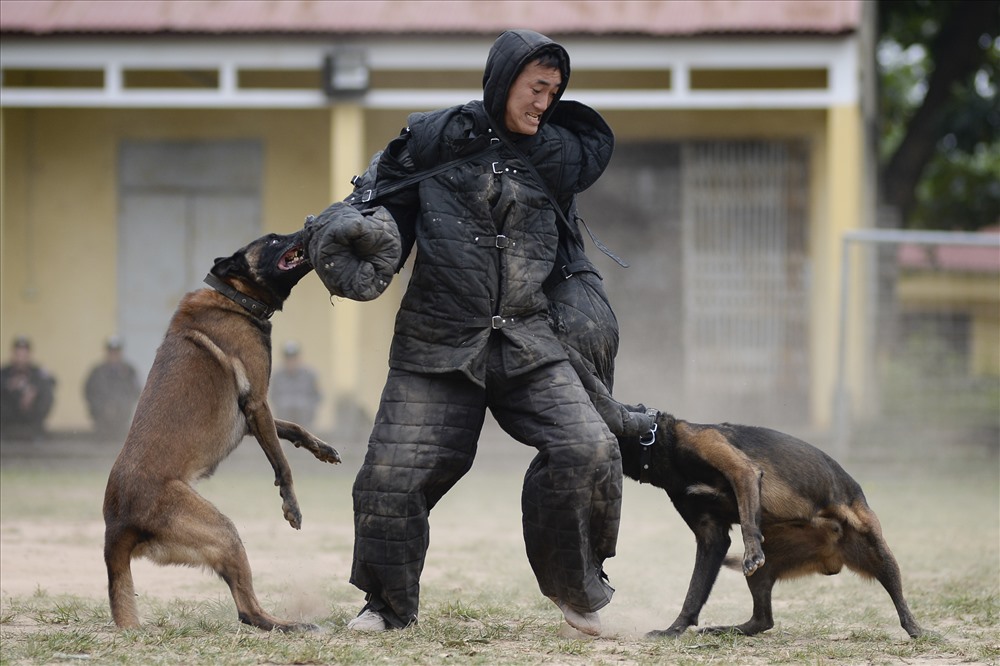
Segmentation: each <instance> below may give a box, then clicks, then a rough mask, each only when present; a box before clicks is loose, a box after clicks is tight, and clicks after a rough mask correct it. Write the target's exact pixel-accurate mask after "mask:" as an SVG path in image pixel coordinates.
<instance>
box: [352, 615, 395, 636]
mask: <svg viewBox="0 0 1000 666" xmlns="http://www.w3.org/2000/svg"><path fill="white" fill-rule="evenodd" d="M347 628H348V629H349V630H351V631H369V632H376V631H385V630H386V629H388V627H386V626H385V620H384V619H383V618H382V616H381V615H379V614H378V613H376V612H375V611H373V610H366V611H365V612H364V613H362V614H361V615H359V616H357V617H356V618H354V619H353V620H351V621H350V622H348V623H347Z"/></svg>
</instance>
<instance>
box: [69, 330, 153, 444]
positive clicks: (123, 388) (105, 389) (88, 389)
mask: <svg viewBox="0 0 1000 666" xmlns="http://www.w3.org/2000/svg"><path fill="white" fill-rule="evenodd" d="M124 348H125V344H124V342H123V341H122V339H121V338H120V337H118V336H117V335H112V336H111V337H110V338H108V340H107V342H106V343H105V345H104V354H105V356H104V360H103V361H101V362H100V363H98V364H97V365H95V366H94V367H93V369H91V371H90V374H88V375H87V381H86V383H85V384H84V387H83V394H84V397H85V398H86V399H87V409H88V410H89V411H90V418H91V419H93V421H94V434H95V435H97V436H98V437H102V438H113V439H119V438H121V437H124V436H125V434H126V433H127V432H128V429H129V425H130V424H131V423H132V414H133V413H134V412H135V406H136V403H138V401H139V393H140V392H141V391H142V382H140V381H139V373H138V372H136V369H135V367H133V366H132V364H131V363H129V362H128V361H126V360H125V356H124V353H125V352H124Z"/></svg>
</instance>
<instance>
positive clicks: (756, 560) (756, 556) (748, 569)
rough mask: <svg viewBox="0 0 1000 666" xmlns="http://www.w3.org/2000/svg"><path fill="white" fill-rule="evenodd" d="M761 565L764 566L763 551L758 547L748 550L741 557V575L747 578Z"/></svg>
mask: <svg viewBox="0 0 1000 666" xmlns="http://www.w3.org/2000/svg"><path fill="white" fill-rule="evenodd" d="M762 566H764V551H762V550H760V549H756V550H754V551H749V550H748V551H747V552H746V554H745V555H744V557H743V575H744V576H746V577H747V578H749V577H750V576H752V575H754V573H756V572H757V570H758V569H760V568H761V567H762Z"/></svg>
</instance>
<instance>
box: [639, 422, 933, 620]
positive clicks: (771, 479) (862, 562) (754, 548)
mask: <svg viewBox="0 0 1000 666" xmlns="http://www.w3.org/2000/svg"><path fill="white" fill-rule="evenodd" d="M656 424H657V429H656V431H655V440H654V441H653V443H652V444H649V445H644V442H648V441H649V440H650V439H653V438H651V437H646V438H643V439H642V441H640V440H638V439H636V438H631V439H622V440H620V442H621V448H622V452H621V453H622V467H623V470H624V472H625V475H626V476H628V477H631V478H633V479H636V480H639V481H641V482H648V483H650V484H652V485H654V486H657V487H659V488H663V489H664V490H666V491H667V495H669V497H670V500H671V501H672V502H673V504H674V506H675V507H676V508H677V510H678V512H679V513H680V515H681V517H682V518H683V519H684V521H685V522H686V523H687V524H688V526H689V527H690V528H691V530H692V531H693V532H694V535H695V541H696V542H697V552H696V555H695V565H694V571H693V573H692V574H691V582H690V584H689V586H688V591H687V595H686V596H685V599H684V604H683V606H682V608H681V612H680V614H679V615H678V616H677V619H676V620H674V622H673V624H671V625H670V626H669V627H668V628H667V629H664V630H659V631H653V632H650V634H649V635H650V636H676V635H679V634H681V633H683V632H684V631H685V630H686V629H687V628H688V627H690V626H697V625H698V615H699V613H700V612H701V609H702V607H703V606H704V605H705V602H706V601H707V600H708V595H709V593H710V592H711V590H712V585H713V584H714V583H715V579H716V576H717V575H718V573H719V569H720V568H721V566H722V564H723V563H724V562H725V563H727V564H729V562H728V561H727V560H726V552H727V551H728V549H729V545H730V537H729V531H730V528H731V527H732V526H733V525H735V524H739V525H740V527H741V530H742V536H743V545H744V556H743V561H742V569H743V573H744V575H745V576H746V577H747V585H748V586H749V587H750V594H751V595H752V597H753V615H752V616H751V618H750V619H749V620H748V621H746V622H744V623H743V624H741V625H737V626H732V627H709V628H706V629H703V631H706V632H713V633H717V632H725V631H733V632H736V633H740V634H745V635H748V636H752V635H754V634H757V633H760V632H762V631H767V630H768V629H770V628H771V627H773V626H774V619H773V617H772V614H771V589H772V588H773V587H774V584H775V583H776V582H777V581H778V580H780V579H786V578H791V577H795V576H802V575H806V574H810V573H821V574H825V575H833V574H836V573H839V572H840V570H841V568H842V567H843V566H845V565H846V566H847V567H848V568H849V569H851V570H853V571H855V572H857V573H858V574H860V575H862V576H864V577H866V578H875V579H876V580H878V581H879V582H880V583H881V584H882V586H883V587H885V589H886V591H887V592H888V593H889V596H890V597H891V598H892V602H893V604H895V606H896V612H897V613H898V614H899V622H900V624H901V625H902V627H903V629H905V630H906V633H908V634H909V635H910V636H911V637H914V638H916V637H917V636H920V635H921V634H922V633H923V631H922V630H921V628H920V627H919V626H918V625H917V622H916V620H915V619H914V618H913V614H912V613H911V612H910V609H909V608H908V607H907V605H906V600H905V599H904V598H903V586H902V581H901V577H900V573H899V566H898V565H897V564H896V560H895V558H894V557H893V555H892V553H891V552H890V550H889V546H888V545H887V544H886V542H885V539H884V538H883V536H882V528H881V525H880V524H879V520H878V518H877V517H876V516H875V513H874V512H873V511H872V510H871V508H869V506H868V503H867V501H866V500H865V496H864V493H863V492H862V491H861V487H860V486H859V485H858V484H857V482H856V481H855V480H854V479H852V478H851V477H850V475H848V473H847V472H845V471H844V469H843V468H842V467H841V466H840V465H839V464H837V462H836V461H835V460H833V459H832V458H831V457H830V456H828V455H827V454H825V453H823V452H822V451H820V450H819V449H817V448H815V447H813V446H811V445H809V444H807V443H805V442H803V441H802V440H800V439H797V438H795V437H792V436H791V435H787V434H785V433H781V432H777V431H775V430H769V429H766V428H757V427H752V426H742V425H730V424H727V423H723V424H719V425H699V424H694V423H688V422H686V421H681V420H678V419H675V418H674V417H673V416H670V415H668V414H660V415H658V416H657V418H656Z"/></svg>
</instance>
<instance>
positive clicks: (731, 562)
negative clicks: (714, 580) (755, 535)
mask: <svg viewBox="0 0 1000 666" xmlns="http://www.w3.org/2000/svg"><path fill="white" fill-rule="evenodd" d="M722 564H723V566H727V567H729V568H730V569H735V570H736V571H741V572H742V571H743V560H741V559H740V558H739V556H737V555H726V559H724V560H722Z"/></svg>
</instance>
